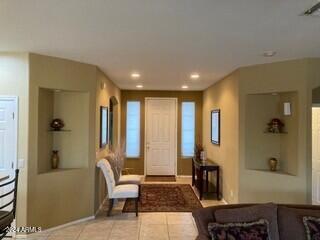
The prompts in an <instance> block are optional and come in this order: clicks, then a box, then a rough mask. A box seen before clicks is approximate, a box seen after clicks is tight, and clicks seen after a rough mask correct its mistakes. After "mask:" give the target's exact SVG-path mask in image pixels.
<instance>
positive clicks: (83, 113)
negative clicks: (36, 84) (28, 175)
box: [38, 88, 89, 174]
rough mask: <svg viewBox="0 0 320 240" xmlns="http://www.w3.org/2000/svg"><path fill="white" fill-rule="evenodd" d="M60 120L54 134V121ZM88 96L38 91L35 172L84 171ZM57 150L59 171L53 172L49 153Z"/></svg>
mask: <svg viewBox="0 0 320 240" xmlns="http://www.w3.org/2000/svg"><path fill="white" fill-rule="evenodd" d="M55 118H59V119H61V120H63V122H64V124H65V126H64V128H63V129H62V130H61V131H53V130H52V129H51V127H50V123H51V121H52V120H53V119H55ZM88 141H89V93H86V92H74V91H64V90H55V89H45V88H39V106H38V173H39V174H41V173H48V172H54V171H61V170H70V169H78V168H87V167H88V164H89V147H88V146H89V142H88ZM54 150H56V151H58V154H59V158H60V161H59V165H58V169H52V164H51V157H52V151H54Z"/></svg>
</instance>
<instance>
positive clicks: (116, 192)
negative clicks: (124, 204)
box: [97, 159, 139, 216]
mask: <svg viewBox="0 0 320 240" xmlns="http://www.w3.org/2000/svg"><path fill="white" fill-rule="evenodd" d="M97 166H98V167H99V168H100V169H101V171H102V173H103V175H104V178H105V180H106V184H107V190H108V197H109V210H108V216H110V214H111V211H112V207H113V203H114V199H119V198H134V200H135V205H136V216H138V201H139V187H138V185H136V184H121V185H116V183H115V180H114V174H113V171H112V168H111V166H110V163H109V162H108V161H107V160H106V159H101V160H99V162H98V163H97Z"/></svg>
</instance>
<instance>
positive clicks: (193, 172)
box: [192, 161, 195, 186]
mask: <svg viewBox="0 0 320 240" xmlns="http://www.w3.org/2000/svg"><path fill="white" fill-rule="evenodd" d="M194 182H195V169H194V163H193V161H192V186H194Z"/></svg>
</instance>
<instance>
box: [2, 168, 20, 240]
mask: <svg viewBox="0 0 320 240" xmlns="http://www.w3.org/2000/svg"><path fill="white" fill-rule="evenodd" d="M18 178H19V169H16V171H15V177H14V178H13V179H12V180H10V181H8V182H6V183H2V184H0V189H2V188H5V187H6V186H8V185H10V184H13V185H14V187H13V189H11V190H9V191H7V192H6V193H4V194H2V195H0V200H1V199H3V198H5V197H7V196H9V195H11V194H13V198H12V200H10V201H9V202H7V203H4V204H3V205H0V213H1V214H0V223H1V229H0V239H2V238H4V237H6V235H7V233H8V228H9V227H10V226H11V224H12V222H13V220H14V219H15V217H16V208H17V190H18ZM10 205H12V209H11V210H10V211H7V210H4V209H5V208H6V207H8V206H10Z"/></svg>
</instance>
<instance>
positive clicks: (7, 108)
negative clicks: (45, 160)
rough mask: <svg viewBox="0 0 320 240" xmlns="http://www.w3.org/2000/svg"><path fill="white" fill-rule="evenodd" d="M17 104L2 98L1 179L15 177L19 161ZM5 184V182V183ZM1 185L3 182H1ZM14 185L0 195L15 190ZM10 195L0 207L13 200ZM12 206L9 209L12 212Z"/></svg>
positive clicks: (11, 99) (14, 101)
mask: <svg viewBox="0 0 320 240" xmlns="http://www.w3.org/2000/svg"><path fill="white" fill-rule="evenodd" d="M16 111H17V102H16V99H14V98H6V97H0V178H2V177H3V176H10V177H11V178H12V177H14V168H15V165H16V161H17V159H16V158H17V146H16V145H17V139H16V137H17V134H16V133H17V129H16V128H17V126H16V119H15V118H16V117H17V112H16ZM4 182H5V181H4ZM0 184H1V182H0ZM13 187H14V186H13V184H10V185H7V186H6V187H5V188H1V189H0V195H2V194H4V193H6V192H8V191H10V190H12V189H13ZM12 197H13V195H12V194H10V195H8V196H7V197H5V198H1V199H0V205H3V204H5V203H8V202H10V201H11V200H12ZM11 208H12V205H10V206H9V207H8V210H11Z"/></svg>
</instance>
